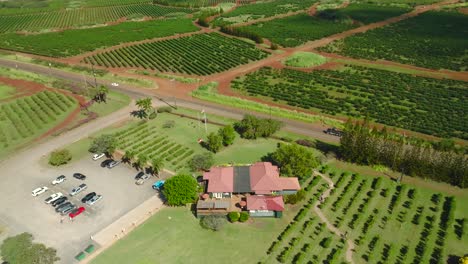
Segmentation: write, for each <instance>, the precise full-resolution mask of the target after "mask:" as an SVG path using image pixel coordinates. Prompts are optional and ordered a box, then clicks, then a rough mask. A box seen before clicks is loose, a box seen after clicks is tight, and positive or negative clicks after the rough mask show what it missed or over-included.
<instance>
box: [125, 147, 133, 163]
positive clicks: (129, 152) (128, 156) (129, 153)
mask: <svg viewBox="0 0 468 264" xmlns="http://www.w3.org/2000/svg"><path fill="white" fill-rule="evenodd" d="M133 158H135V151H133V150H127V151H125V154H124V155H123V157H122V159H123V160H124V161H125V162H130V161H132V159H133Z"/></svg>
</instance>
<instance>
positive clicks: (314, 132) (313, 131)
mask: <svg viewBox="0 0 468 264" xmlns="http://www.w3.org/2000/svg"><path fill="white" fill-rule="evenodd" d="M0 66H4V67H9V68H16V66H18V69H21V70H24V71H29V72H34V73H39V74H43V75H49V76H52V77H55V78H59V79H65V80H68V81H73V82H77V83H82V82H83V75H82V74H80V73H73V72H67V71H63V70H60V69H56V68H50V69H49V68H48V67H45V66H41V65H35V64H30V63H24V62H17V61H12V60H7V59H2V58H0ZM89 79H90V78H88V80H89ZM97 82H98V83H99V84H105V85H107V86H109V81H107V80H102V79H97ZM110 88H111V89H114V90H117V91H120V92H122V93H125V94H127V95H129V96H130V97H131V98H133V99H138V98H141V97H147V96H152V97H156V98H158V99H160V100H164V101H168V102H171V103H172V102H174V100H177V106H181V107H185V108H190V109H195V110H200V111H201V110H202V109H204V110H205V112H206V113H208V114H214V115H219V116H225V117H228V118H232V119H242V117H243V115H245V114H255V115H256V116H259V117H263V118H267V117H269V115H268V114H263V113H257V112H253V111H250V110H245V109H239V108H233V107H229V106H225V105H221V104H214V103H211V102H206V101H202V100H198V99H196V98H192V99H189V100H187V99H181V98H176V99H174V97H168V96H165V97H163V96H160V95H158V93H157V92H156V91H154V90H147V89H138V88H135V87H132V86H129V85H123V84H121V85H120V86H119V87H110ZM274 119H277V120H280V121H282V122H283V123H284V128H285V129H286V130H287V131H290V132H294V133H297V134H301V135H305V136H309V137H313V138H316V139H318V140H322V141H325V142H331V143H338V142H339V138H338V137H335V136H331V135H327V134H325V133H323V130H324V129H325V126H322V125H319V124H309V123H304V122H300V121H295V120H290V119H285V118H277V117H274Z"/></svg>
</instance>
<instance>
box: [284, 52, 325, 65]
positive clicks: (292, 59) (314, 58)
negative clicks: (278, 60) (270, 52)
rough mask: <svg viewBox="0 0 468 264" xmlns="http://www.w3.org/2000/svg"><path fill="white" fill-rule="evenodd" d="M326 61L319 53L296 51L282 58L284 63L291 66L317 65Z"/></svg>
mask: <svg viewBox="0 0 468 264" xmlns="http://www.w3.org/2000/svg"><path fill="white" fill-rule="evenodd" d="M325 62H327V59H326V58H325V57H323V56H321V55H318V54H315V53H312V52H305V51H298V52H295V53H294V54H293V55H291V56H289V57H288V58H286V60H284V62H283V63H284V65H286V66H291V67H300V68H308V67H313V66H318V65H321V64H324V63H325Z"/></svg>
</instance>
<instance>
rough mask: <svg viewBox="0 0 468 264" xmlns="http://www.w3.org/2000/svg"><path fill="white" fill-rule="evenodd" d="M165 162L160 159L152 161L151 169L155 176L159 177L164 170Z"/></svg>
mask: <svg viewBox="0 0 468 264" xmlns="http://www.w3.org/2000/svg"><path fill="white" fill-rule="evenodd" d="M163 167H164V161H163V160H162V159H160V158H154V159H153V160H151V168H152V170H153V174H155V175H159V172H160V171H161V170H163Z"/></svg>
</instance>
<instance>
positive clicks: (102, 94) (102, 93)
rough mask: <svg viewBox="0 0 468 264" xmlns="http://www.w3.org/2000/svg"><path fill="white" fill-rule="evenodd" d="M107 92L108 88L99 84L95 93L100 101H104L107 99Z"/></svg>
mask: <svg viewBox="0 0 468 264" xmlns="http://www.w3.org/2000/svg"><path fill="white" fill-rule="evenodd" d="M108 93H109V88H107V86H105V85H100V86H99V87H98V90H97V95H98V97H99V101H100V102H104V103H105V102H106V101H107V94H108Z"/></svg>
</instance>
